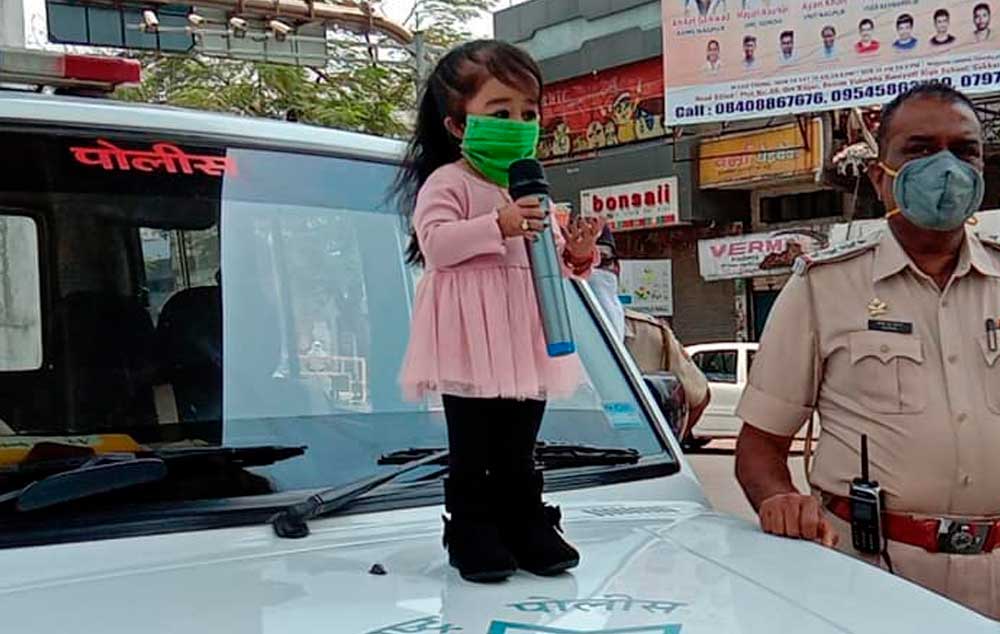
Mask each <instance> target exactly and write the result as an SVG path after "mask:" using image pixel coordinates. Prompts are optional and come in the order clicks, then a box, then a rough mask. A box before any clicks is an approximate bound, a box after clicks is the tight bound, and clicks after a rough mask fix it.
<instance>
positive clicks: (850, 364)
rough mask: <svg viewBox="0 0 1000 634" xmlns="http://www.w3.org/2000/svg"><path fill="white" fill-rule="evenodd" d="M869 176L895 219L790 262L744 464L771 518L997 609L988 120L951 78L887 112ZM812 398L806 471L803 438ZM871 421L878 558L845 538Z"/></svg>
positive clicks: (995, 250)
mask: <svg viewBox="0 0 1000 634" xmlns="http://www.w3.org/2000/svg"><path fill="white" fill-rule="evenodd" d="M878 140H879V156H878V164H877V165H873V166H872V167H871V168H870V170H869V174H870V177H871V180H872V183H873V184H874V186H875V189H876V190H877V192H878V194H879V197H880V199H881V200H882V201H883V203H884V204H885V206H886V209H887V210H889V212H888V214H887V218H888V220H887V228H886V229H885V230H883V231H881V232H879V233H877V234H875V235H874V236H873V237H871V238H869V239H867V240H862V241H860V242H858V243H855V244H848V245H846V246H841V247H833V248H831V249H830V250H827V251H826V252H821V253H819V254H817V255H815V256H813V258H812V260H809V259H806V258H803V259H800V260H799V261H798V262H797V263H796V275H794V276H793V277H792V279H791V280H790V281H789V283H788V285H787V286H786V287H785V289H784V290H783V292H782V294H781V296H780V297H779V299H778V301H777V302H776V304H775V306H774V309H773V311H772V313H771V315H770V319H769V322H768V326H767V329H766V332H765V333H764V337H763V341H762V342H761V347H760V351H759V352H758V354H757V356H756V358H755V359H754V365H753V371H752V373H751V376H750V381H749V385H748V386H747V388H746V390H745V392H744V396H743V399H742V401H741V403H740V405H739V407H738V409H737V413H738V414H739V415H740V416H741V418H742V419H743V420H744V421H745V423H746V424H745V425H744V426H743V430H742V432H741V433H740V438H739V441H738V445H737V450H736V472H737V478H738V479H739V481H740V484H741V485H742V486H743V489H744V491H745V492H746V494H747V497H748V498H749V499H750V502H751V504H753V506H754V508H755V509H757V512H758V515H759V517H760V523H761V527H762V528H763V529H764V530H765V531H767V532H769V533H773V534H775V535H783V536H787V537H792V538H803V539H809V540H815V541H819V542H822V543H823V544H826V545H828V546H838V545H839V546H838V547H839V548H840V549H841V550H844V551H846V552H849V553H851V554H853V555H855V556H858V557H861V558H864V559H867V560H868V561H870V562H871V563H873V564H877V565H881V566H883V567H885V568H887V569H892V570H893V571H894V572H895V573H896V574H898V575H900V576H903V577H905V578H908V579H910V580H912V581H914V582H916V583H919V584H921V585H924V586H926V587H928V588H930V589H932V590H935V591H937V592H939V593H942V594H944V595H947V596H949V597H951V598H952V599H954V600H956V601H959V602H961V603H964V604H966V605H968V606H969V607H971V608H973V609H975V610H977V611H979V612H981V613H984V614H986V615H988V616H991V617H993V618H1000V548H998V547H997V546H998V543H1000V346H998V342H997V339H996V337H997V332H996V327H997V321H998V320H1000V244H998V243H997V242H996V240H995V239H988V238H985V237H983V238H980V237H977V236H976V234H975V233H973V231H972V229H971V228H969V226H968V225H969V223H970V222H971V217H972V214H973V213H974V212H975V211H976V210H978V208H979V206H980V204H981V202H982V200H983V189H984V182H983V138H982V128H981V126H980V123H979V120H978V118H977V116H976V112H975V109H974V107H973V105H972V103H971V102H970V101H969V100H968V98H967V97H965V96H964V95H963V94H961V93H959V92H957V91H955V90H953V89H951V88H950V87H946V86H943V85H940V84H929V85H924V86H921V87H918V88H915V89H913V90H911V91H910V92H908V93H905V94H903V95H901V96H900V97H898V98H897V99H896V100H895V101H893V102H892V103H891V104H890V105H889V106H888V107H886V108H885V109H884V110H883V111H882V123H881V126H880V127H879V131H878ZM814 410H818V411H819V414H820V420H821V423H822V432H821V436H820V440H819V446H818V450H817V454H816V457H815V461H814V463H813V467H812V473H811V474H810V482H811V485H812V489H813V495H812V496H810V495H805V494H804V493H802V492H799V491H797V490H796V489H795V487H794V486H793V484H792V481H791V477H790V474H789V471H788V466H787V459H788V451H789V446H790V443H791V439H792V437H793V436H794V435H795V433H796V431H797V430H798V429H799V428H800V427H801V425H802V424H803V422H804V421H806V420H808V419H809V417H810V415H811V414H812V412H813V411H814ZM862 435H867V438H868V444H869V453H870V460H871V463H870V464H871V474H872V475H871V478H872V479H874V480H877V481H879V483H880V484H881V487H882V489H883V492H884V500H885V507H884V512H883V514H882V527H883V531H882V532H883V536H884V538H885V539H886V543H885V546H884V550H883V551H882V553H881V554H875V555H862V554H861V553H858V552H856V551H855V550H854V548H853V547H852V538H851V537H852V536H851V528H850V524H849V523H848V522H849V521H850V519H851V515H850V514H851V510H850V508H851V507H850V504H848V503H847V499H846V497H845V496H847V494H848V492H849V489H850V486H851V482H852V479H853V478H855V477H857V476H858V475H859V470H860V461H859V447H860V444H861V436H862Z"/></svg>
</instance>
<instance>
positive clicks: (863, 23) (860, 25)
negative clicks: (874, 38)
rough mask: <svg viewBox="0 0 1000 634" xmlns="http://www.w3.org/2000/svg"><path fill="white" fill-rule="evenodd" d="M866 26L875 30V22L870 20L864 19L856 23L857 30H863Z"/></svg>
mask: <svg viewBox="0 0 1000 634" xmlns="http://www.w3.org/2000/svg"><path fill="white" fill-rule="evenodd" d="M866 24H867V25H868V26H870V27H872V28H873V29H874V28H875V22H873V21H872V19H871V18H865V19H864V20H862V21H860V22H858V28H859V29H863V28H865V25H866Z"/></svg>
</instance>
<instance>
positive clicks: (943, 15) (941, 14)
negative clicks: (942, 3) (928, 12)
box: [934, 9, 951, 21]
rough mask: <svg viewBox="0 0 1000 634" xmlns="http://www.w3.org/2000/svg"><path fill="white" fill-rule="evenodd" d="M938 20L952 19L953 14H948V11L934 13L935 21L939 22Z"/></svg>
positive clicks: (939, 10)
mask: <svg viewBox="0 0 1000 634" xmlns="http://www.w3.org/2000/svg"><path fill="white" fill-rule="evenodd" d="M938 18H948V19H949V20H950V19H951V14H950V13H948V9H938V10H937V11H935V12H934V20H935V21H937V19H938Z"/></svg>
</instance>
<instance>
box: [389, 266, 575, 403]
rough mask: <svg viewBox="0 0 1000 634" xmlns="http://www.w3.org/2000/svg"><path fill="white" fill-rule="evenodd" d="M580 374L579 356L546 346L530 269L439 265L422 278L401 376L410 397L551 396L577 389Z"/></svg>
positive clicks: (414, 398) (558, 395) (405, 391)
mask: <svg viewBox="0 0 1000 634" xmlns="http://www.w3.org/2000/svg"><path fill="white" fill-rule="evenodd" d="M582 377H583V371H582V368H581V366H580V361H579V358H578V357H577V356H576V355H569V356H566V357H558V358H551V357H549V356H548V353H547V352H546V348H545V336H544V334H543V331H542V323H541V318H540V316H539V314H538V304H537V302H536V301H535V289H534V286H533V284H532V279H531V271H530V270H529V269H528V268H524V267H511V266H492V267H484V268H474V267H472V268H469V267H463V268H461V269H446V270H433V271H428V272H427V273H426V274H425V275H424V276H423V278H422V279H421V280H420V284H419V286H418V288H417V293H416V299H415V301H414V307H413V323H412V325H411V329H410V344H409V348H408V350H407V353H406V358H405V360H404V362H403V370H402V374H401V378H400V381H401V383H402V387H403V393H404V395H405V397H406V398H408V399H410V400H420V399H423V398H424V397H426V396H429V395H434V394H450V395H453V396H465V397H471V398H512V399H543V400H547V399H552V398H562V397H566V396H569V395H571V394H573V392H574V391H576V389H577V388H578V387H579V386H580V383H581V382H582Z"/></svg>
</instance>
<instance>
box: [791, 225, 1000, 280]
mask: <svg viewBox="0 0 1000 634" xmlns="http://www.w3.org/2000/svg"><path fill="white" fill-rule="evenodd" d="M881 239H882V232H881V231H873V232H871V233H869V234H868V235H865V236H862V237H860V238H858V239H856V240H848V241H846V242H838V243H837V244H833V245H831V246H829V247H827V248H825V249H823V250H821V251H816V252H815V253H810V254H808V255H802V256H799V258H798V259H796V260H795V264H794V266H793V267H792V270H794V271H795V274H796V275H805V274H806V273H808V272H809V270H810V269H811V268H813V267H815V266H820V265H823V264H833V263H834V262H844V261H846V260H850V259H852V258H856V257H858V256H859V255H861V254H862V253H866V252H868V251H870V250H872V249H874V248H875V247H876V246H878V243H879V241H881ZM998 248H1000V247H998Z"/></svg>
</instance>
